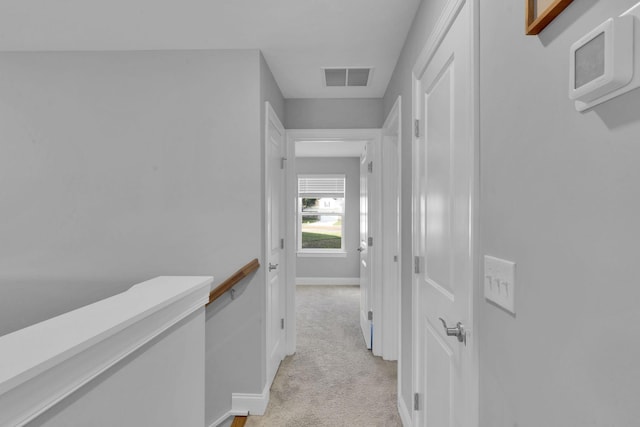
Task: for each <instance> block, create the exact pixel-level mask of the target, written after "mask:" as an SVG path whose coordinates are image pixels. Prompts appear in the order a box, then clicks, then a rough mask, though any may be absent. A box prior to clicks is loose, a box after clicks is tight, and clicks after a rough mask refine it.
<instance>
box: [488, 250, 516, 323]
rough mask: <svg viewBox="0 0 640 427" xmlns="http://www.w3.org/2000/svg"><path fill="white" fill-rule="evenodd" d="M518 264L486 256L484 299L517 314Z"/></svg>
mask: <svg viewBox="0 0 640 427" xmlns="http://www.w3.org/2000/svg"><path fill="white" fill-rule="evenodd" d="M515 277H516V264H515V263H514V262H511V261H506V260H504V259H500V258H496V257H492V256H489V255H485V256H484V297H485V298H486V299H488V300H489V301H492V302H494V303H495V304H497V305H499V306H500V307H502V308H504V309H505V310H507V311H509V312H511V313H513V314H515V312H516V310H515V305H514V303H515V283H516V281H515Z"/></svg>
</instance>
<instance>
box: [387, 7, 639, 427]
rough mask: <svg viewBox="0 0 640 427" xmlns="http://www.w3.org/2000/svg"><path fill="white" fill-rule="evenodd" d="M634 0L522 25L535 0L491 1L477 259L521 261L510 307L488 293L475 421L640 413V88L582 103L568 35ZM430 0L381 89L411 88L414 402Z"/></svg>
mask: <svg viewBox="0 0 640 427" xmlns="http://www.w3.org/2000/svg"><path fill="white" fill-rule="evenodd" d="M634 3H635V0H612V1H608V2H598V1H596V0H583V1H575V2H573V3H572V4H571V5H570V6H569V7H568V8H567V9H566V10H565V11H564V12H563V13H562V14H561V15H560V16H559V17H558V18H556V20H555V21H553V23H552V24H551V25H550V26H549V27H547V28H546V29H545V30H544V31H543V32H542V34H541V35H540V36H534V37H531V36H525V35H524V28H523V17H524V4H525V2H513V1H511V0H499V1H494V2H479V5H480V103H481V104H480V107H481V114H480V138H481V139H480V171H481V177H480V179H481V199H480V204H481V212H480V215H481V226H480V233H481V242H482V243H481V244H482V247H481V249H480V254H479V255H480V256H482V255H484V254H490V255H494V256H498V257H501V258H505V259H508V260H512V261H515V262H516V263H517V277H516V286H517V289H516V291H515V292H516V311H517V314H516V315H515V316H511V315H509V314H508V313H506V312H504V311H502V310H501V309H499V308H497V307H496V306H494V305H491V304H489V303H487V302H486V301H484V300H483V299H481V302H480V310H479V316H480V318H479V325H478V329H479V341H480V408H481V414H480V417H481V419H480V425H481V426H483V427H513V426H515V425H518V426H520V427H535V426H543V425H544V426H553V427H556V426H557V427H559V426H572V427H573V426H585V425H590V426H604V425H607V426H609V425H610V426H630V425H635V424H637V419H638V418H639V417H640V407H638V405H637V404H636V403H635V401H636V400H637V399H636V397H637V395H638V383H639V382H640V368H638V366H637V360H638V358H640V347H639V346H638V344H637V343H636V342H635V340H634V339H633V338H631V337H638V336H640V311H639V310H638V309H637V303H636V302H637V301H638V300H640V288H638V286H637V277H638V275H637V271H635V269H634V266H635V265H636V264H637V259H638V253H639V252H638V248H637V242H638V241H639V240H640V224H639V223H638V221H637V217H638V212H639V210H640V202H639V201H640V197H639V196H640V192H639V190H638V183H639V182H640V168H638V166H637V160H638V158H640V144H639V143H638V141H639V140H640V114H639V113H638V111H640V92H639V91H635V93H630V94H627V95H625V96H623V97H621V98H619V99H617V100H613V101H610V102H608V103H606V104H604V105H602V106H599V107H596V108H595V109H594V111H591V112H587V113H578V112H576V111H575V109H574V108H573V104H572V103H571V102H570V101H569V99H568V96H567V92H568V66H569V55H568V52H569V46H570V45H571V44H572V43H573V42H574V41H576V40H577V39H578V38H580V37H581V36H582V35H584V34H586V33H587V32H588V31H589V30H591V29H592V28H594V27H595V26H596V25H598V24H600V23H601V22H603V21H604V20H605V19H606V18H607V17H609V16H614V15H618V14H620V13H621V12H623V11H625V10H626V9H628V8H629V7H630V6H632V5H633V4H634ZM443 4H444V1H443V0H439V1H435V2H434V1H429V2H423V3H422V5H421V7H420V9H419V11H418V14H417V16H416V19H415V21H414V24H413V27H412V29H411V32H410V33H409V36H408V39H407V43H406V44H405V46H404V48H403V53H402V55H401V57H400V60H399V62H398V65H397V67H396V71H395V73H394V76H393V78H392V80H391V84H390V85H389V88H388V90H387V93H386V95H385V98H384V105H385V115H386V113H387V112H388V111H389V110H390V109H391V106H392V105H393V102H395V99H396V97H397V95H398V94H402V96H403V106H402V108H403V113H406V114H403V135H404V138H403V154H402V156H403V188H404V189H403V196H404V197H405V198H404V206H403V215H404V216H403V223H404V227H403V242H404V245H403V254H405V256H403V260H405V261H406V263H405V264H403V266H402V271H403V319H402V321H403V331H402V350H403V369H404V370H405V371H404V373H403V390H402V395H403V398H404V399H405V401H406V402H410V399H409V397H410V382H409V381H410V378H411V377H410V372H408V369H410V368H409V367H410V366H411V365H410V360H411V359H410V357H408V356H409V355H410V354H409V350H410V346H409V343H410V339H409V337H410V332H411V331H410V327H409V322H410V303H409V301H410V278H411V272H410V265H409V260H410V257H408V256H407V254H410V253H411V247H410V241H411V240H410V237H411V234H410V229H409V227H410V224H411V222H410V197H409V196H410V188H411V181H410V176H411V171H410V165H411V163H410V162H409V160H410V149H411V148H410V147H411V145H410V144H411V141H410V140H411V138H410V135H411V123H410V120H411V116H410V113H409V112H410V111H411V80H410V78H411V68H412V66H413V63H414V62H415V58H416V56H417V53H418V52H419V50H420V48H421V47H422V45H423V44H424V42H425V41H426V39H427V38H428V36H429V34H430V32H431V30H432V28H433V23H434V22H435V20H436V19H437V17H438V14H439V12H440V11H441V10H442V6H443Z"/></svg>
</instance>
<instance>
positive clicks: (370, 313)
mask: <svg viewBox="0 0 640 427" xmlns="http://www.w3.org/2000/svg"><path fill="white" fill-rule="evenodd" d="M367 320H373V311H372V310H369V312H368V313H367Z"/></svg>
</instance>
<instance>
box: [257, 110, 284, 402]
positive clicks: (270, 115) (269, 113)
mask: <svg viewBox="0 0 640 427" xmlns="http://www.w3.org/2000/svg"><path fill="white" fill-rule="evenodd" d="M270 124H273V126H274V127H275V128H276V129H277V130H278V131H279V132H281V133H282V135H284V136H285V139H284V141H283V145H284V146H283V147H282V148H283V149H284V150H286V131H285V129H284V126H283V125H282V122H281V121H280V118H279V117H278V115H277V114H276V112H275V110H274V109H273V107H272V106H271V104H270V103H269V102H268V101H266V102H265V123H264V126H265V128H264V147H265V149H264V150H265V151H264V194H265V205H264V233H265V236H264V237H265V238H264V241H263V243H264V257H265V259H264V264H265V265H263V266H262V271H263V273H264V283H265V284H267V286H265V306H264V307H265V317H264V319H265V322H264V325H265V328H264V331H265V335H264V354H265V373H266V380H267V384H266V387H265V388H266V389H267V390H268V389H270V388H271V383H272V382H273V379H274V377H275V375H276V372H277V368H275V367H273V366H271V363H270V362H271V358H270V355H269V342H268V340H269V337H270V336H271V334H272V331H273V329H272V326H273V325H272V324H271V322H270V320H271V319H270V316H269V314H270V313H271V310H272V309H273V308H272V307H271V299H270V298H269V294H268V292H267V291H266V289H267V288H268V283H269V275H270V272H269V269H268V264H269V262H270V259H269V257H270V254H271V247H270V245H269V242H270V239H269V236H268V234H269V233H270V230H271V224H270V220H271V218H270V214H269V202H270V201H269V199H268V197H269V194H270V191H269V186H270V185H271V177H270V174H269V172H270V170H269V153H268V150H269V146H268V144H269V143H270V142H269V136H270V135H269V125H270ZM281 156H284V153H282V152H281ZM284 179H285V186H286V175H285V177H284ZM285 197H286V189H285V190H284V194H281V195H280V207H281V209H280V215H281V218H280V220H279V222H280V225H279V227H280V234H281V236H285V234H286V228H285V221H284V218H282V217H283V216H284V215H285V211H284V208H285V206H286V203H285V200H284V198H285ZM287 252H289V251H288V250H287V247H284V248H282V249H281V250H280V259H279V262H280V263H281V264H284V267H285V268H284V270H285V272H282V269H281V270H280V274H279V279H278V280H279V284H278V295H279V296H278V300H279V304H278V305H279V307H278V310H279V312H280V314H279V316H278V317H280V316H282V317H284V315H285V307H286V302H285V297H283V294H284V293H285V292H286V288H287V284H286V281H287V275H286V266H287V262H288V259H287ZM281 267H282V266H279V268H281ZM280 339H281V343H280V345H279V347H280V352H279V353H280V354H279V357H280V360H282V359H283V358H284V355H285V354H284V353H285V351H286V337H282V336H281V338H280Z"/></svg>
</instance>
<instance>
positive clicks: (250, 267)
mask: <svg viewBox="0 0 640 427" xmlns="http://www.w3.org/2000/svg"><path fill="white" fill-rule="evenodd" d="M258 267H260V262H259V261H258V258H255V259H253V260H252V261H251V262H249V263H248V264H247V265H245V266H244V267H242V268H241V269H240V270H238V271H236V272H235V273H233V274H232V275H231V276H230V277H229V278H228V279H227V280H225V281H224V282H222V283H220V284H219V285H218V286H217V287H216V288H215V289H214V290H212V291H211V292H209V302H208V303H207V305H209V304H211V303H212V302H214V301H215V300H217V299H218V298H220V297H221V296H222V294H224V293H225V292H227V291H228V290H229V289H231V288H233V287H234V286H235V285H236V283H238V282H239V281H240V280H242V279H244V278H245V277H247V276H248V275H249V274H251V273H253V272H254V271H256V270H257V269H258Z"/></svg>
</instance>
